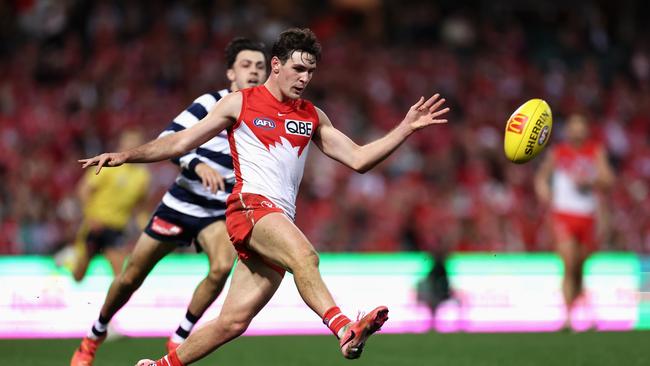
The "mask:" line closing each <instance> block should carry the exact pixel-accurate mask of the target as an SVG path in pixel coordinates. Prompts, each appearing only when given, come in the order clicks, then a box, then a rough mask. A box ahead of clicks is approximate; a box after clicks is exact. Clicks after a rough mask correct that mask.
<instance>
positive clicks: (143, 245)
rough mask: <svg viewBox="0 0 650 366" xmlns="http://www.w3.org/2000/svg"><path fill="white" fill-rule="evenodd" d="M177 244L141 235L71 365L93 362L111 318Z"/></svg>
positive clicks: (83, 365)
mask: <svg viewBox="0 0 650 366" xmlns="http://www.w3.org/2000/svg"><path fill="white" fill-rule="evenodd" d="M175 248H176V245H174V244H169V243H161V242H159V241H157V240H155V239H153V238H151V237H150V236H148V235H147V234H142V235H141V236H140V238H139V239H138V242H137V243H136V245H135V248H133V253H132V255H131V257H130V258H129V261H128V262H127V265H126V267H125V268H124V270H122V272H121V273H120V274H119V275H118V276H116V277H115V279H113V282H112V283H111V287H110V288H109V290H108V294H106V299H105V300H104V304H103V306H102V309H101V311H100V313H99V319H97V320H96V321H95V323H94V324H93V326H92V328H91V329H90V331H89V332H88V334H87V335H86V337H84V339H83V340H82V341H81V345H80V346H79V348H78V349H77V350H76V351H75V353H74V354H73V355H72V359H71V360H70V366H92V364H93V361H94V359H95V352H96V351H97V348H98V347H99V345H100V344H101V342H102V341H103V340H104V339H105V338H106V329H107V328H108V322H109V321H110V320H111V318H112V317H113V315H115V313H117V311H118V310H119V309H121V308H122V306H124V304H126V302H127V301H128V300H129V298H131V295H133V293H134V292H135V291H136V290H137V289H138V288H139V287H140V285H141V284H142V281H144V279H145V278H146V277H147V275H148V274H149V272H150V271H151V269H152V268H153V266H154V265H155V264H156V263H158V261H159V260H160V259H161V258H162V257H164V256H165V255H167V254H168V253H169V252H171V251H172V250H174V249H175Z"/></svg>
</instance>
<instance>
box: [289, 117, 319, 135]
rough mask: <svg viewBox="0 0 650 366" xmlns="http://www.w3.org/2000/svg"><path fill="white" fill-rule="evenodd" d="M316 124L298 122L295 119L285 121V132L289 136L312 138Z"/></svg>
mask: <svg viewBox="0 0 650 366" xmlns="http://www.w3.org/2000/svg"><path fill="white" fill-rule="evenodd" d="M313 126H314V124H313V123H312V122H310V121H298V120H295V119H285V120H284V130H285V131H286V132H287V133H288V134H289V135H297V136H304V137H310V136H311V132H312V129H313Z"/></svg>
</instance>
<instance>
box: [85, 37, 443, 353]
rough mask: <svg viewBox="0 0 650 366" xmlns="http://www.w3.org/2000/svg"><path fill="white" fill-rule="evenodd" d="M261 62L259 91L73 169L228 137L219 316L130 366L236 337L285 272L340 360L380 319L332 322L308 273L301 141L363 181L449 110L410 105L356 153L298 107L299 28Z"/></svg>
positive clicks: (312, 270) (437, 104)
mask: <svg viewBox="0 0 650 366" xmlns="http://www.w3.org/2000/svg"><path fill="white" fill-rule="evenodd" d="M271 56H272V58H271V75H270V76H269V78H268V80H267V81H266V82H265V83H264V85H262V86H259V87H254V88H250V89H245V90H243V91H240V92H236V93H231V94H229V95H227V96H225V97H224V98H223V99H221V101H219V103H218V104H217V105H216V106H215V107H214V108H213V109H212V111H211V112H210V113H209V114H208V115H207V116H206V117H205V118H204V119H203V120H202V121H201V123H197V124H196V125H194V126H193V127H192V128H189V129H186V130H184V131H180V132H178V133H175V134H173V135H170V136H167V137H164V138H160V139H158V140H155V141H151V142H149V143H147V144H145V145H142V146H140V147H137V148H134V149H131V150H128V151H124V152H118V153H105V154H102V155H99V156H96V157H93V158H89V159H82V160H80V162H81V163H83V167H88V166H91V165H97V172H99V171H100V169H101V167H103V166H117V165H121V164H123V163H126V162H152V161H159V160H164V159H168V158H169V157H172V156H176V155H180V154H182V153H184V152H186V151H188V150H190V149H192V148H194V147H196V146H198V145H200V144H201V143H203V142H205V141H206V140H208V139H210V138H211V137H212V136H214V135H215V134H217V133H219V132H220V131H222V130H224V129H228V136H229V140H230V147H231V152H232V155H233V164H234V168H235V176H236V184H235V188H234V189H233V193H232V194H231V195H230V197H229V198H228V201H227V211H226V226H227V228H228V233H229V235H230V238H231V240H232V242H233V245H235V248H236V249H237V251H238V253H239V257H240V259H241V260H240V262H239V263H238V264H237V266H236V268H235V270H234V273H233V278H232V281H231V286H230V289H229V291H228V295H227V296H226V299H225V300H224V304H223V308H222V310H221V313H220V314H219V316H218V317H217V318H216V319H214V320H212V321H210V322H208V323H206V324H205V325H204V326H203V327H201V328H199V329H197V330H196V331H195V332H194V333H192V334H190V336H189V337H188V338H187V341H186V342H185V343H183V344H181V345H180V346H179V347H178V349H177V350H176V351H173V352H171V353H169V354H168V355H166V356H165V357H163V358H161V359H159V360H158V361H155V362H154V361H151V360H141V361H140V362H138V365H153V364H155V365H187V364H189V363H192V362H194V361H196V360H198V359H200V358H202V357H204V356H205V355H207V354H208V353H210V352H212V351H213V350H215V349H216V348H218V347H219V346H221V345H223V344H224V343H226V342H228V341H230V340H231V339H233V338H235V337H238V336H239V335H241V334H242V333H243V332H244V331H245V330H246V328H247V327H248V325H249V323H250V322H251V320H252V319H253V317H254V316H255V315H256V314H257V313H258V312H259V311H260V310H261V309H262V308H263V307H264V306H265V304H266V303H267V302H268V301H269V300H270V299H271V297H272V296H273V294H274V293H275V291H276V290H277V289H278V286H279V285H280V283H281V281H282V278H283V275H284V271H285V270H288V271H290V272H291V273H293V277H294V281H295V284H296V286H297V288H298V291H299V293H300V295H301V296H302V298H303V300H304V301H305V303H306V304H307V305H308V306H309V307H310V308H311V309H312V310H313V311H314V312H315V313H316V314H318V316H320V317H321V318H322V319H323V322H324V323H325V324H326V325H327V326H328V327H329V328H330V329H331V330H332V332H333V333H334V334H335V335H336V336H337V337H338V338H339V344H340V347H341V351H342V353H343V355H344V356H345V357H346V358H357V357H359V356H360V355H361V351H362V350H363V347H364V344H365V342H366V339H367V338H368V336H370V335H371V334H373V333H374V332H376V331H377V330H378V329H379V328H380V327H381V326H382V325H383V323H384V322H385V321H386V319H387V318H388V317H387V314H388V309H387V308H386V307H384V306H380V307H377V308H376V309H374V310H372V311H371V312H369V313H368V314H367V315H366V316H364V317H363V318H361V319H359V320H358V321H356V322H352V321H350V319H349V318H348V317H346V316H345V315H343V314H342V313H341V311H340V309H339V308H338V307H337V306H336V304H335V302H334V299H333V298H332V295H331V294H330V292H329V290H328V289H327V287H326V286H325V283H324V282H323V279H322V277H321V275H320V272H319V270H318V263H319V258H318V253H317V252H316V251H315V249H314V247H313V246H312V245H311V243H310V242H309V240H308V239H307V238H306V237H305V235H304V234H303V233H302V232H301V231H300V230H299V229H298V228H297V227H296V226H295V224H294V222H293V218H294V214H295V198H296V195H297V193H298V187H299V184H300V180H301V179H302V174H303V168H304V163H305V160H306V157H307V153H308V150H309V142H310V141H314V143H315V144H316V146H318V147H319V148H320V149H321V150H322V151H323V153H325V154H326V155H327V156H329V157H331V158H333V159H335V160H337V161H339V162H341V163H343V164H344V165H346V166H348V167H350V168H352V169H354V170H356V171H358V172H365V171H367V170H369V169H371V168H372V167H374V166H375V165H377V164H378V163H379V162H381V161H382V160H384V159H385V158H386V157H388V156H389V155H390V154H391V153H392V152H393V151H394V150H395V149H396V148H397V147H398V146H399V145H400V144H401V143H402V142H404V141H405V140H406V138H407V137H408V136H409V135H410V134H412V133H413V132H415V131H416V130H418V129H421V128H423V127H426V126H428V125H431V124H437V123H445V122H447V120H446V119H440V116H442V115H443V114H445V113H446V112H447V111H448V110H449V109H448V108H444V109H443V108H442V105H443V103H444V101H445V100H444V99H442V98H440V97H439V96H438V95H437V94H436V95H434V96H433V97H431V98H429V99H428V100H425V99H424V98H420V100H419V101H418V102H417V103H416V104H415V105H413V106H412V107H411V108H410V109H409V110H408V112H407V114H406V116H405V117H404V119H403V120H402V121H401V122H400V123H399V124H398V125H397V126H396V127H395V128H394V129H393V130H392V131H391V132H389V133H388V134H386V135H385V136H384V137H382V138H380V139H378V140H376V141H374V142H372V143H369V144H366V145H363V146H360V145H357V144H356V143H354V142H353V141H352V140H351V139H349V138H348V137H347V136H346V135H344V134H343V133H342V132H340V131H339V130H337V129H336V128H335V127H334V126H333V125H332V123H331V122H330V120H329V118H328V117H327V116H326V115H325V113H324V112H323V111H321V110H320V109H318V108H316V107H314V106H313V105H312V104H311V103H310V102H309V101H307V100H304V99H301V95H302V93H303V91H304V90H305V88H306V87H307V85H308V84H309V81H310V80H311V78H312V76H313V74H314V71H315V70H316V64H317V61H318V60H319V58H320V44H319V43H318V41H317V39H316V37H315V35H314V34H313V33H312V32H311V31H310V30H309V29H289V30H287V31H284V32H282V34H281V35H280V37H279V39H278V40H277V42H276V43H275V44H274V46H273V49H272V52H271ZM358 286H363V284H358Z"/></svg>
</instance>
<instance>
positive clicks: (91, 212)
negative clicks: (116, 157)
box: [84, 164, 151, 230]
mask: <svg viewBox="0 0 650 366" xmlns="http://www.w3.org/2000/svg"><path fill="white" fill-rule="evenodd" d="M84 179H86V182H87V183H88V185H89V186H90V187H91V189H92V193H91V194H90V197H89V199H88V202H87V203H86V205H85V207H84V214H85V216H86V220H90V221H94V222H98V223H100V224H103V225H105V226H107V227H110V228H113V229H117V230H121V229H124V227H126V225H127V223H128V222H129V219H130V218H131V215H132V213H133V209H134V208H135V206H136V204H137V203H138V202H139V201H141V200H142V199H143V198H144V197H145V195H146V194H147V191H148V189H149V181H150V180H151V176H150V174H149V171H148V170H147V169H146V168H145V167H143V166H137V165H132V164H126V165H122V166H120V167H117V168H104V169H102V171H101V172H100V173H99V175H95V169H88V172H87V173H86V175H85V177H84Z"/></svg>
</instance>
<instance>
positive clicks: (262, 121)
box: [253, 117, 275, 130]
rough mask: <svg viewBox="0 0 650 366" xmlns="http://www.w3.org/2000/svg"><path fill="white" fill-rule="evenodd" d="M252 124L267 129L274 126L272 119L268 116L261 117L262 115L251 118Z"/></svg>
mask: <svg viewBox="0 0 650 366" xmlns="http://www.w3.org/2000/svg"><path fill="white" fill-rule="evenodd" d="M253 124H254V125H255V126H256V127H260V128H264V129H267V130H272V129H274V128H275V122H273V120H270V119H268V118H262V117H258V118H255V119H254V120H253Z"/></svg>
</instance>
